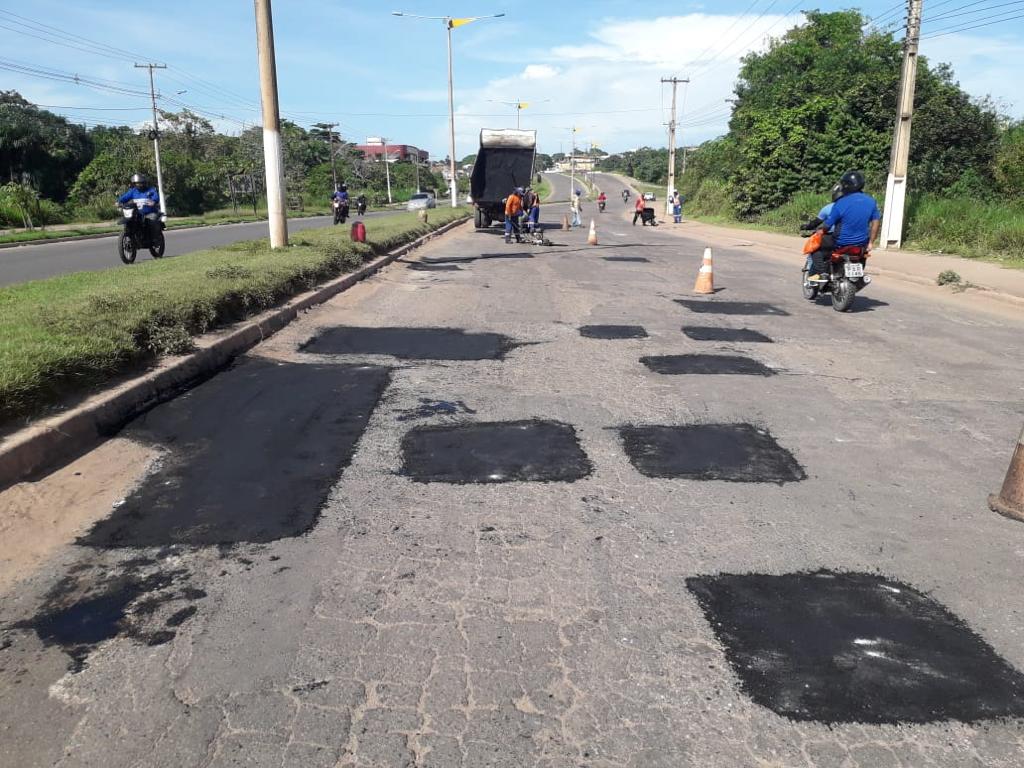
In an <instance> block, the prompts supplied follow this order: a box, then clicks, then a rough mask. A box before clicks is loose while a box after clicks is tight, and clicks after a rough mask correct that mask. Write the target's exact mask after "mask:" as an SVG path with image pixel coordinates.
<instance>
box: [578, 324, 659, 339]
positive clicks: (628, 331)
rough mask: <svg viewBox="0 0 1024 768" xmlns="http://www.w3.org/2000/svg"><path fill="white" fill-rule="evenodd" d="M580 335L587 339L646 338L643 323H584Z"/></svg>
mask: <svg viewBox="0 0 1024 768" xmlns="http://www.w3.org/2000/svg"><path fill="white" fill-rule="evenodd" d="M580 336H583V337H584V338H586V339H646V338H647V331H645V330H644V327H643V326H642V325H583V326H580Z"/></svg>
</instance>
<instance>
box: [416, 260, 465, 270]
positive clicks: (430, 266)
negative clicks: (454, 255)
mask: <svg viewBox="0 0 1024 768" xmlns="http://www.w3.org/2000/svg"><path fill="white" fill-rule="evenodd" d="M409 269H414V270H416V271H417V272H455V271H458V270H461V269H462V267H460V266H459V265H458V264H428V263H424V262H421V261H411V262H409Z"/></svg>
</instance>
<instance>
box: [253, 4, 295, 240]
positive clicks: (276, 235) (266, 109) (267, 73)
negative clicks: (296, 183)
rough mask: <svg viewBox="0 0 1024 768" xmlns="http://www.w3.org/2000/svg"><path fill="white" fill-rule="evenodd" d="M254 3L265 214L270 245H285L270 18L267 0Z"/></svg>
mask: <svg viewBox="0 0 1024 768" xmlns="http://www.w3.org/2000/svg"><path fill="white" fill-rule="evenodd" d="M254 1H255V5H256V48H257V52H258V54H259V61H260V101H261V104H260V106H261V107H262V109H263V163H264V165H265V167H266V174H267V218H268V219H269V222H268V223H269V225H270V247H271V248H283V247H285V246H286V245H288V219H287V217H286V214H285V200H284V158H283V156H282V152H281V112H280V107H279V106H278V101H277V64H276V63H275V61H274V22H273V17H272V14H271V10H270V0H254Z"/></svg>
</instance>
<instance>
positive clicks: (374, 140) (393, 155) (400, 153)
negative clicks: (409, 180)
mask: <svg viewBox="0 0 1024 768" xmlns="http://www.w3.org/2000/svg"><path fill="white" fill-rule="evenodd" d="M356 146H357V148H358V149H359V151H360V152H362V153H363V156H364V157H365V158H366V159H367V160H376V161H377V162H380V161H381V160H382V159H385V158H386V159H387V161H388V162H389V163H396V162H398V161H399V160H404V161H407V162H410V163H413V162H416V161H417V160H418V161H419V162H421V163H425V162H428V161H429V160H430V153H429V152H427V151H426V150H425V149H420V148H419V147H414V146H413V145H412V144H393V143H392V142H390V141H389V142H387V143H386V144H385V142H384V139H381V138H378V137H376V136H371V137H369V138H368V139H367V140H366V143H365V144H358V145H356Z"/></svg>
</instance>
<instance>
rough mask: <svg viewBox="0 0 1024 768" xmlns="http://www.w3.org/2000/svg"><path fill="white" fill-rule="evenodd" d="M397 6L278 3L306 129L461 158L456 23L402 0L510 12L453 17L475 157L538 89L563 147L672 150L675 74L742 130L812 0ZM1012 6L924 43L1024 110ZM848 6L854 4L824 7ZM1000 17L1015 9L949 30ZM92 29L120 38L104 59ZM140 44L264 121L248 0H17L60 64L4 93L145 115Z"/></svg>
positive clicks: (23, 51) (36, 43)
mask: <svg viewBox="0 0 1024 768" xmlns="http://www.w3.org/2000/svg"><path fill="white" fill-rule="evenodd" d="M389 2H391V3H392V5H387V4H385V5H377V4H375V3H354V2H349V1H348V0H344V1H342V0H315V1H314V0H275V4H274V20H275V34H276V37H277V56H278V78H279V84H280V93H281V105H282V111H283V113H284V115H285V116H286V117H288V118H290V119H292V120H294V121H296V122H299V123H301V124H304V125H309V124H311V123H313V122H317V121H321V120H326V121H331V122H338V123H340V124H341V127H340V129H339V130H340V131H341V133H342V135H343V136H344V137H345V138H346V139H349V140H353V141H357V142H362V141H363V140H364V139H365V138H366V137H367V136H380V135H383V136H387V137H388V139H389V141H394V142H402V143H410V144H416V145H418V146H421V147H423V148H425V149H428V150H429V151H430V152H431V155H432V156H433V157H443V156H444V155H446V154H447V146H448V139H447V97H446V91H445V88H446V54H445V33H444V27H443V24H442V22H441V21H427V20H418V19H412V18H397V17H394V16H392V15H391V13H390V12H391V11H392V10H403V11H407V12H410V13H419V14H424V15H445V14H448V15H451V16H455V17H459V16H472V15H482V14H488V13H499V12H505V13H506V14H507V15H506V16H505V17H504V18H500V19H494V20H486V21H480V22H476V23H473V24H469V25H466V26H463V27H460V28H458V29H456V30H454V31H453V39H454V49H455V103H456V113H457V123H456V133H457V150H456V154H457V155H458V156H459V157H462V156H464V155H466V154H469V153H470V152H473V151H475V145H476V136H477V134H478V131H479V129H480V128H481V127H505V126H509V125H514V124H515V122H514V121H515V116H514V115H515V110H514V108H513V107H511V106H506V105H504V104H501V103H498V102H502V101H508V102H514V101H516V100H521V101H524V102H528V103H529V105H530V106H529V107H528V108H527V109H524V110H523V111H522V113H521V116H522V121H523V127H524V128H536V129H537V130H538V136H539V143H540V147H541V149H542V150H543V151H546V152H557V151H560V150H562V151H568V147H569V146H570V143H571V140H572V139H571V136H572V135H573V134H572V132H571V127H572V126H576V127H577V132H576V134H575V136H576V141H577V142H578V143H579V144H582V145H586V144H588V143H590V142H593V143H596V144H598V145H600V146H601V147H602V148H604V149H606V150H608V151H620V150H623V149H629V148H632V147H637V146H642V145H650V146H664V144H665V143H666V138H665V128H664V127H663V124H664V123H666V122H667V120H668V112H669V109H668V105H669V98H670V94H669V92H668V90H667V89H666V88H665V87H664V86H662V85H661V84H660V83H659V79H660V78H661V77H665V76H670V75H678V76H680V77H689V78H690V80H691V83H690V85H688V86H686V87H685V88H683V87H681V88H680V102H681V103H680V112H681V118H680V124H681V133H682V136H681V140H682V141H683V142H684V143H687V144H696V143H699V142H701V141H703V140H706V139H709V138H712V137H714V136H716V135H719V134H721V133H723V132H724V131H725V130H726V123H727V121H728V110H729V104H728V103H727V102H726V99H728V98H729V97H730V96H731V95H732V94H731V85H732V82H733V81H734V79H735V76H736V72H737V70H738V59H739V57H740V56H741V55H743V54H744V53H746V52H748V51H750V50H754V49H759V48H762V47H763V46H764V45H765V41H766V40H767V39H768V38H769V37H770V36H773V35H778V34H781V33H782V32H784V31H785V30H786V29H787V28H788V27H790V26H792V25H793V24H795V23H798V22H799V21H800V18H801V16H800V8H803V7H811V6H806V4H803V3H800V2H796V3H791V2H789V0H722V1H721V2H717V3H713V4H711V3H708V4H705V3H701V2H692V3H686V2H683V3H680V2H657V1H654V0H648V1H647V2H644V3H627V2H614V3H613V2H603V1H602V0H588V2H585V3H565V4H562V3H540V2H532V1H527V2H524V0H518V2H517V3H515V4H512V3H501V2H486V3H480V2H477V3H467V2H456V1H455V0H452V2H447V3H440V2H436V3H435V2H415V0H409V1H406V2H403V0H389ZM1008 2H1010V0H982V1H981V3H978V4H974V3H970V0H925V19H926V26H925V28H924V36H923V40H922V53H924V54H925V55H926V56H928V57H929V58H930V59H932V60H933V61H948V62H950V63H951V64H952V65H953V67H954V70H955V72H956V75H957V78H958V79H959V80H960V82H961V84H962V85H963V86H964V87H965V88H966V89H967V90H968V91H969V92H970V93H972V94H973V95H977V96H983V95H986V94H988V95H991V96H992V97H994V98H995V99H997V101H998V102H999V103H1000V104H1001V106H1002V108H1003V109H1004V110H1005V111H1006V112H1007V113H1008V114H1010V115H1011V116H1013V117H1015V118H1018V119H1020V118H1022V117H1024V78H1021V76H1020V73H1021V72H1022V71H1024V18H1019V19H1015V18H1012V17H1013V16H1018V15H1020V16H1024V1H1022V2H1013V3H1011V4H1010V5H1005V4H1006V3H1008ZM374 6H376V7H374ZM997 6H1001V7H997ZM841 7H848V6H846V5H840V4H834V5H832V4H822V5H821V8H822V9H823V10H833V9H838V8H841ZM860 7H861V8H862V9H863V10H864V12H865V13H867V14H868V15H872V16H874V17H876V18H877V19H878V20H879V24H880V25H882V26H885V25H886V24H889V23H891V24H897V23H899V21H900V20H901V19H902V17H903V15H904V13H903V11H902V9H901V6H900V5H898V4H897V3H896V2H895V1H894V0H873V1H872V2H865V3H863V4H861V5H860ZM638 11H639V13H638ZM9 14H17V15H18V16H20V17H22V18H16V17H13V16H10V15H9ZM993 18H994V19H1000V18H1002V19H1004V21H1002V22H1001V23H999V24H996V25H991V26H985V27H981V28H978V29H973V30H970V29H963V30H961V31H952V32H951V31H950V30H957V29H958V28H961V27H967V26H971V25H973V24H981V23H984V22H986V21H988V20H991V19H993ZM26 19H28V20H33V21H36V22H42V23H44V24H47V25H51V26H52V27H56V28H57V29H59V30H60V31H61V32H62V33H64V36H63V37H62V38H60V39H62V40H63V42H65V43H66V44H67V45H72V46H77V47H78V48H86V49H89V50H76V49H74V48H69V47H67V45H64V46H62V45H58V44H56V43H54V42H53V41H52V35H51V34H50V33H49V31H47V30H40V29H39V28H38V27H36V28H33V27H32V26H31V25H30V24H29V22H28V21H26ZM932 19H934V20H932ZM16 30H17V31H16ZM26 33H29V34H26ZM32 34H34V35H36V37H32V36H30V35H32ZM932 35H933V36H932ZM76 36H77V37H76ZM81 37H84V38H88V39H90V40H94V41H99V42H101V43H104V44H106V45H107V46H109V48H104V50H103V55H100V54H98V53H96V52H94V49H93V46H91V45H89V44H88V43H84V42H83V41H82V40H81V39H80V38H81ZM39 38H51V39H39ZM133 54H139V55H140V56H145V57H146V58H148V59H150V60H154V61H160V62H166V63H167V64H168V65H169V69H167V70H166V71H161V72H158V75H157V81H158V86H159V89H160V91H161V93H162V94H163V96H164V97H165V98H166V99H167V101H166V102H165V103H164V106H165V107H166V108H171V109H175V108H178V105H176V104H175V103H174V102H175V101H176V102H178V103H179V104H188V105H191V106H193V107H198V108H200V109H202V110H203V111H204V112H206V113H208V114H209V115H211V116H217V117H215V123H216V124H217V126H218V127H219V128H221V129H223V130H226V131H238V130H240V128H241V126H242V124H243V123H246V124H249V125H252V124H255V123H258V122H259V111H258V105H259V102H258V78H257V71H256V50H255V32H254V21H253V7H252V2H250V1H249V0H233V1H232V2H224V1H223V0H220V1H217V0H214V1H213V2H211V1H210V0H206V2H199V1H198V0H174V2H170V3H157V4H155V5H154V6H153V7H152V8H151V9H147V10H143V9H142V8H141V7H140V6H132V5H130V4H129V5H127V6H125V5H123V4H117V3H110V2H109V0H107V1H105V2H97V1H94V0H76V1H75V2H74V3H68V2H67V1H66V0H63V1H62V2H56V1H55V0H34V1H33V2H32V3H30V4H26V3H19V4H17V5H13V4H11V3H4V2H3V1H2V0H0V66H3V65H4V64H5V63H8V62H15V64H17V65H19V66H21V65H26V64H27V65H30V66H33V67H36V68H39V67H44V68H46V69H47V70H48V71H49V74H50V75H51V76H50V77H49V78H40V77H38V76H30V75H29V74H26V73H23V72H22V73H18V72H12V71H9V70H7V69H0V89H5V90H6V89H15V90H18V91H20V92H21V93H22V94H23V95H24V96H25V97H26V98H28V99H29V100H31V101H33V102H36V103H39V104H45V105H53V106H54V109H53V111H55V112H60V113H62V114H67V115H68V116H70V117H72V118H73V119H74V120H75V121H76V122H84V123H86V124H96V123H128V124H136V123H138V122H140V121H143V120H145V119H146V116H147V110H146V106H147V103H148V99H147V98H145V97H143V96H140V95H137V94H136V93H134V92H132V91H135V90H145V89H146V88H147V87H148V82H147V81H146V79H145V71H144V70H136V69H134V68H133V67H132V64H133V62H134V61H135V60H136V58H137V57H136V56H135V55H133ZM54 73H57V74H56V79H54ZM60 73H73V74H77V75H79V76H81V77H88V78H92V79H94V80H100V81H103V82H104V84H106V85H108V86H110V87H114V88H118V87H122V86H123V87H124V88H125V90H127V91H129V93H117V92H111V91H110V90H96V89H92V88H88V87H85V86H84V85H76V84H75V83H73V82H68V81H66V80H63V79H61V77H60ZM179 91H184V93H178V92H179Z"/></svg>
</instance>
